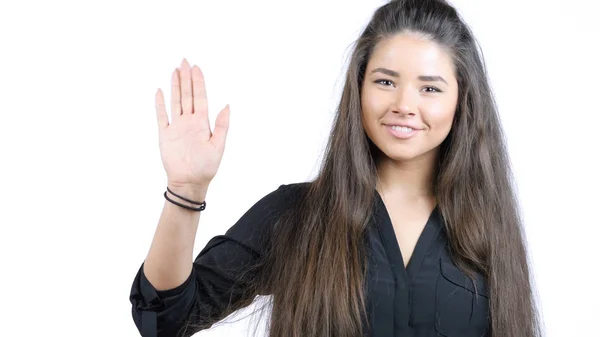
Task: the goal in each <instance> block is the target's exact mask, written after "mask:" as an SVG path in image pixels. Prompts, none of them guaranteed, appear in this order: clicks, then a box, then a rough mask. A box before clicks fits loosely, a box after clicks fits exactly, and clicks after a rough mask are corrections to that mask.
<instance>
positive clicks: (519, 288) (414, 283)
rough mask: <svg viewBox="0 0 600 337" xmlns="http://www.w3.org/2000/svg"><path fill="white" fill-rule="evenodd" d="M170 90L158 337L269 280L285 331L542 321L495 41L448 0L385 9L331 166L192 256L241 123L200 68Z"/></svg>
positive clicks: (300, 336) (211, 318) (368, 44)
mask: <svg viewBox="0 0 600 337" xmlns="http://www.w3.org/2000/svg"><path fill="white" fill-rule="evenodd" d="M172 97H173V100H172V102H171V117H172V118H171V119H172V120H171V123H170V124H169V121H168V118H167V114H166V110H165V106H164V98H163V95H162V92H161V91H160V90H159V91H158V92H157V95H156V104H157V113H158V124H159V135H160V151H161V157H162V161H163V164H164V168H165V170H166V173H167V176H168V191H167V192H165V197H166V198H167V200H166V201H165V205H164V209H163V213H162V215H161V218H160V221H159V224H158V227H157V230H156V234H155V236H154V240H153V242H152V245H151V248H150V251H149V253H148V256H147V258H146V260H145V262H144V263H143V265H142V267H141V268H140V270H139V271H138V274H137V276H136V278H135V281H134V283H133V287H132V291H131V296H130V300H131V303H132V305H133V318H134V321H135V323H136V325H137V326H138V328H139V329H140V332H141V333H142V334H143V335H144V336H157V335H158V336H190V335H192V334H193V333H195V332H196V331H199V330H201V329H206V328H208V327H210V326H211V325H212V324H214V323H216V322H217V321H219V320H222V319H223V318H225V317H226V316H227V315H229V314H231V313H233V312H234V311H236V310H238V309H240V308H243V307H245V306H248V305H249V304H251V303H252V301H253V300H254V299H255V297H256V296H257V295H271V296H272V297H271V301H272V302H271V303H270V312H269V313H270V315H271V317H270V321H269V325H268V332H269V336H271V337H280V336H281V337H283V336H286V337H288V336H292V337H317V336H323V337H331V336H336V337H358V336H376V337H390V336H448V337H456V336H460V337H469V336H495V337H517V336H519V337H526V336H539V335H540V328H539V323H538V318H537V313H536V309H535V305H534V300H533V296H532V290H531V285H530V272H529V269H528V262H527V254H526V249H525V244H524V238H523V232H522V227H521V226H522V225H521V220H520V217H519V212H518V205H517V202H516V197H515V195H514V190H513V186H512V179H511V170H510V166H509V159H508V154H507V150H506V147H505V143H504V139H503V133H502V128H501V124H500V120H499V117H498V113H497V109H496V105H495V102H494V99H493V95H492V92H491V89H490V85H489V83H488V79H487V74H486V71H485V67H484V63H483V60H482V56H481V55H480V53H479V49H478V46H477V44H476V41H475V39H474V37H473V34H472V32H471V31H470V29H469V28H468V26H467V25H466V24H465V23H464V22H463V20H462V19H461V18H460V17H459V15H458V14H457V12H456V10H455V9H454V8H452V7H451V6H450V5H449V4H447V3H446V2H445V1H444V0H397V1H391V2H389V3H387V4H385V5H384V6H382V7H381V8H379V9H378V10H377V11H376V12H375V13H374V15H373V17H372V19H371V21H370V23H369V24H368V26H367V27H366V28H365V30H364V32H363V33H362V34H361V36H360V37H359V39H358V40H357V41H356V45H355V48H354V51H353V54H352V58H351V62H350V66H349V68H348V71H347V75H346V82H345V86H344V89H343V93H342V97H341V100H340V104H339V108H338V109H337V114H336V118H335V121H334V125H333V129H332V132H331V136H330V139H329V143H328V146H327V151H326V155H325V158H324V161H323V165H322V168H321V170H320V172H319V174H318V176H317V177H316V178H315V179H314V180H313V181H310V182H303V183H296V184H288V185H281V186H280V187H279V188H278V189H277V190H275V191H273V192H271V193H269V194H268V195H266V196H265V197H264V198H262V199H261V200H259V201H258V202H257V203H256V204H255V205H254V206H252V208H250V209H249V210H248V211H247V212H246V213H245V214H244V215H243V216H242V217H241V218H240V219H239V221H238V222H237V223H235V224H234V225H233V226H232V227H231V228H230V229H229V230H228V231H227V233H225V234H224V235H220V236H216V237H214V238H212V239H211V240H210V242H209V243H208V244H207V245H206V247H204V249H203V250H202V251H201V253H200V254H199V255H198V256H197V257H196V259H195V260H194V261H192V257H193V256H192V251H193V242H194V237H195V235H196V229H197V226H198V221H199V217H200V215H199V214H200V213H199V210H201V209H203V206H205V204H202V205H201V206H200V207H198V205H200V204H201V202H202V201H204V197H205V195H206V192H207V190H208V186H209V183H210V181H211V179H212V178H213V177H214V176H215V174H216V172H217V168H218V166H219V163H220V160H221V157H222V154H223V151H224V147H225V139H226V134H227V129H228V123H229V108H228V107H226V108H225V109H223V110H222V111H221V112H220V113H219V115H218V117H217V120H216V125H215V128H214V133H213V132H211V130H210V126H209V122H208V118H207V106H206V96H205V91H204V82H203V76H202V72H201V71H200V69H199V68H198V67H197V66H194V67H193V68H191V69H190V66H189V64H188V63H187V62H186V61H185V60H184V61H183V63H182V64H181V68H179V69H176V70H175V71H174V72H173V78H172Z"/></svg>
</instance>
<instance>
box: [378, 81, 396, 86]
mask: <svg viewBox="0 0 600 337" xmlns="http://www.w3.org/2000/svg"><path fill="white" fill-rule="evenodd" d="M375 83H378V84H383V85H385V86H387V85H386V84H385V83H390V84H391V83H393V82H392V81H390V80H377V81H375Z"/></svg>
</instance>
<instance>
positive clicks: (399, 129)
mask: <svg viewBox="0 0 600 337" xmlns="http://www.w3.org/2000/svg"><path fill="white" fill-rule="evenodd" d="M392 129H394V130H396V131H400V132H411V131H412V130H413V129H412V128H408V127H405V126H395V125H394V126H392Z"/></svg>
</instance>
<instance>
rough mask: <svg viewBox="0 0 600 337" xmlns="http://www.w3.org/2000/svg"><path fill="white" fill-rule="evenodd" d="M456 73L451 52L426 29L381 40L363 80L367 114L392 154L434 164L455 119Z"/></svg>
mask: <svg viewBox="0 0 600 337" xmlns="http://www.w3.org/2000/svg"><path fill="white" fill-rule="evenodd" d="M454 72H455V70H454V65H453V61H452V58H451V55H450V54H449V53H448V52H447V51H446V50H444V49H443V48H442V47H441V46H440V45H438V44H437V43H436V42H433V41H431V39H430V38H428V37H426V36H424V34H416V33H402V34H397V35H395V36H394V37H392V38H389V39H387V40H385V41H382V42H380V43H379V44H378V45H377V47H376V48H375V49H374V51H373V54H372V55H371V58H370V60H369V63H368V64H367V69H366V74H367V75H366V76H365V80H364V82H363V85H362V96H361V104H362V117H363V125H364V127H365V131H366V133H367V135H368V136H369V138H370V139H371V141H373V143H375V145H377V148H378V149H380V150H381V151H383V152H384V153H385V155H386V157H387V158H389V159H391V160H395V161H403V162H405V163H406V162H408V161H410V160H414V159H419V157H423V159H425V158H424V157H428V158H427V159H426V160H427V161H428V162H429V164H427V165H428V166H430V165H431V164H433V163H434V161H435V160H436V158H437V151H438V150H439V145H440V144H441V143H442V141H443V140H444V139H446V136H448V133H449V132H450V128H451V126H452V122H453V120H454V112H455V110H456V103H457V100H458V83H457V80H456V77H455V75H454ZM446 79H447V80H446ZM390 136H392V137H395V138H392V137H390ZM398 139H400V140H407V141H398Z"/></svg>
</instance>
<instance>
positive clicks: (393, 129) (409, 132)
mask: <svg viewBox="0 0 600 337" xmlns="http://www.w3.org/2000/svg"><path fill="white" fill-rule="evenodd" d="M385 128H386V129H388V130H389V132H390V134H391V135H392V136H394V137H395V138H397V139H409V138H412V137H414V136H415V135H416V134H417V133H418V132H419V131H421V130H418V129H413V128H410V127H407V126H390V125H386V126H385Z"/></svg>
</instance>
